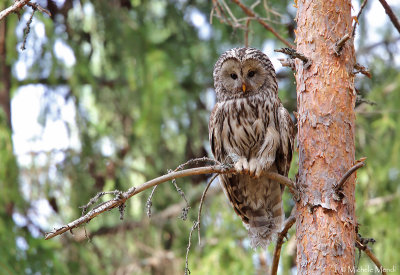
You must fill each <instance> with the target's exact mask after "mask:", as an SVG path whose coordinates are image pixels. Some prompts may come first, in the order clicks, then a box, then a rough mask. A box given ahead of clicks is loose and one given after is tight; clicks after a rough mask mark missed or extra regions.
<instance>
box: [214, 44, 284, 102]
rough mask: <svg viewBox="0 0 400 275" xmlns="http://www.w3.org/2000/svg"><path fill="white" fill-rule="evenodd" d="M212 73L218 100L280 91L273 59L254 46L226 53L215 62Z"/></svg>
mask: <svg viewBox="0 0 400 275" xmlns="http://www.w3.org/2000/svg"><path fill="white" fill-rule="evenodd" d="M213 75H214V87H215V92H216V94H217V99H218V101H224V100H229V99H237V98H243V97H249V96H253V95H256V94H259V93H265V94H268V93H270V94H271V93H272V94H276V93H277V91H278V84H277V83H276V74H275V70H274V67H273V65H272V63H271V61H270V60H269V58H268V56H267V55H266V54H264V53H263V52H261V51H259V50H257V49H254V48H234V49H231V50H228V51H226V52H224V53H223V54H222V55H221V56H220V58H219V59H218V61H217V62H216V63H215V66H214V73H213Z"/></svg>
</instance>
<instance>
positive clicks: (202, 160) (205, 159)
mask: <svg viewBox="0 0 400 275" xmlns="http://www.w3.org/2000/svg"><path fill="white" fill-rule="evenodd" d="M208 162H209V163H212V164H213V165H221V164H222V163H221V162H219V161H218V160H215V159H212V158H208V157H202V158H195V159H190V160H188V161H187V162H185V163H182V164H180V165H178V167H176V169H175V170H174V172H176V171H179V170H182V169H183V168H185V167H186V166H189V165H194V164H196V165H199V164H200V163H208Z"/></svg>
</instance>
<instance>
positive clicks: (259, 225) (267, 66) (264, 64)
mask: <svg viewBox="0 0 400 275" xmlns="http://www.w3.org/2000/svg"><path fill="white" fill-rule="evenodd" d="M213 75H214V86H215V92H216V95H217V103H216V105H215V107H214V109H213V111H212V113H211V117H210V122H209V138H210V144H211V149H212V153H213V154H214V157H215V158H216V159H217V160H218V161H221V162H231V161H232V160H233V161H234V162H235V168H236V169H237V170H238V171H242V172H245V174H237V175H220V177H219V178H220V182H221V185H222V188H223V189H224V192H225V194H226V195H227V197H228V199H229V201H230V202H231V204H232V206H233V208H234V210H235V212H236V213H237V214H238V215H239V216H240V217H241V219H242V221H243V223H244V225H245V226H246V228H247V229H248V232H249V237H250V243H251V246H252V247H254V248H255V247H257V246H262V247H266V246H267V245H268V244H269V243H270V241H271V239H272V238H273V237H274V236H275V234H276V232H277V231H279V230H280V229H281V227H282V222H283V219H284V212H283V205H282V192H283V187H281V186H280V184H278V183H276V182H273V181H272V180H270V179H268V178H266V177H264V176H262V175H261V174H262V171H270V172H277V173H279V174H281V175H284V176H287V174H288V172H289V168H290V162H291V160H292V152H293V144H294V141H293V140H294V125H293V122H292V120H291V119H290V116H289V113H288V111H287V110H286V109H285V108H284V107H283V105H282V103H281V101H280V100H279V98H278V84H277V82H276V74H275V70H274V68H273V66H272V63H271V62H270V60H269V59H268V57H267V56H266V55H265V54H264V53H262V52H261V51H259V50H257V49H253V48H235V49H231V50H228V51H226V52H225V53H223V54H222V55H221V57H220V58H219V59H218V61H217V62H216V64H215V67H214V73H213Z"/></svg>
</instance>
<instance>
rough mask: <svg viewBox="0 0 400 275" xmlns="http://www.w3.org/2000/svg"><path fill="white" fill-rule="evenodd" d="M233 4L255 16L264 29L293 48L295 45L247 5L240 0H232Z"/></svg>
mask: <svg viewBox="0 0 400 275" xmlns="http://www.w3.org/2000/svg"><path fill="white" fill-rule="evenodd" d="M232 2H234V3H235V4H237V5H238V6H239V7H240V8H241V9H242V10H243V12H244V13H245V14H247V15H248V16H250V17H253V18H255V20H257V22H258V23H260V24H261V25H262V26H263V27H264V28H265V29H266V30H268V31H270V32H271V33H272V34H273V35H275V37H276V38H278V39H279V40H280V41H281V42H282V43H283V44H285V45H286V46H288V47H289V48H292V49H294V48H295V45H293V44H292V43H290V42H289V41H287V40H286V39H285V38H283V37H282V36H281V35H280V34H279V33H278V32H277V31H276V30H275V29H274V28H272V27H271V26H270V25H269V24H268V23H266V22H265V21H264V20H262V19H261V18H260V17H259V16H258V15H257V14H256V13H255V12H254V11H252V10H251V9H249V8H248V7H247V6H245V5H244V4H243V3H242V2H241V1H240V0H232Z"/></svg>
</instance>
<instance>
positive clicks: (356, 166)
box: [335, 161, 365, 191]
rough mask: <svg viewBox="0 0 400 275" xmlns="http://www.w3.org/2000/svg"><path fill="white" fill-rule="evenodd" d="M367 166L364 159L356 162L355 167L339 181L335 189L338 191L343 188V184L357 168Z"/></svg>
mask: <svg viewBox="0 0 400 275" xmlns="http://www.w3.org/2000/svg"><path fill="white" fill-rule="evenodd" d="M363 166H365V163H364V162H363V161H360V162H359V163H356V164H355V165H354V166H353V167H351V168H350V169H349V170H348V171H347V172H346V173H345V174H344V175H343V177H342V178H341V179H340V181H339V183H338V184H337V185H336V187H335V190H336V191H338V190H340V189H342V188H343V184H344V183H345V182H346V180H347V179H348V178H349V177H350V176H351V175H352V174H353V173H354V172H355V171H357V169H359V168H361V167H363Z"/></svg>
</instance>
